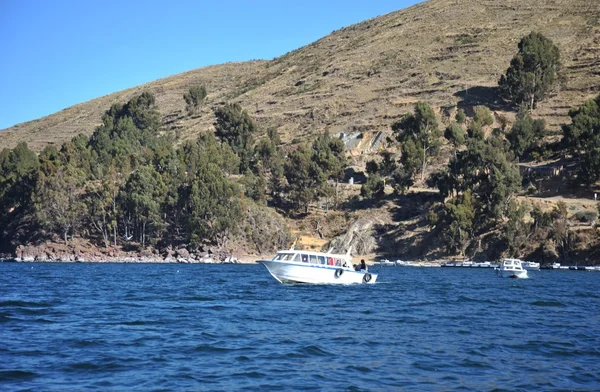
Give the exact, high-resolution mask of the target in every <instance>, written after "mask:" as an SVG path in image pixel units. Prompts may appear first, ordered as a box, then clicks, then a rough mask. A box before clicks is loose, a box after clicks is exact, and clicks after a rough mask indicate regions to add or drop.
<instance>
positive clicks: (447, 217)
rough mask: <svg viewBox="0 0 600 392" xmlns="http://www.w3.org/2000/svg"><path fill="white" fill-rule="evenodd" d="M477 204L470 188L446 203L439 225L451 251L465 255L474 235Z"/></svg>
mask: <svg viewBox="0 0 600 392" xmlns="http://www.w3.org/2000/svg"><path fill="white" fill-rule="evenodd" d="M475 204H476V200H475V198H474V197H473V195H472V193H471V191H470V190H467V191H465V193H464V194H462V195H461V196H459V197H457V198H455V199H453V200H451V201H448V202H447V203H446V204H445V206H444V211H443V213H442V216H441V218H440V219H439V221H438V223H437V225H439V226H441V228H442V237H443V239H444V241H445V242H446V245H447V247H448V250H449V251H450V252H453V253H459V254H460V255H461V256H464V255H465V251H466V250H467V247H468V245H469V244H470V243H471V241H472V239H473V237H474V234H473V228H474V221H475V213H476V207H475Z"/></svg>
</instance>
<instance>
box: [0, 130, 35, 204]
mask: <svg viewBox="0 0 600 392" xmlns="http://www.w3.org/2000/svg"><path fill="white" fill-rule="evenodd" d="M39 168H40V163H39V160H38V158H37V156H36V155H35V153H34V152H33V151H31V150H30V149H29V148H28V147H27V143H24V142H21V143H19V144H18V145H17V146H16V147H15V148H14V149H12V150H9V149H3V150H2V152H1V153H0V206H1V207H2V208H1V211H0V215H1V214H2V213H5V212H8V211H9V210H12V209H14V208H19V207H22V208H25V207H27V206H28V205H29V201H30V200H31V195H32V193H33V190H34V189H35V184H36V181H37V177H38V171H39Z"/></svg>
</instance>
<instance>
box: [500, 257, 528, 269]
mask: <svg viewBox="0 0 600 392" xmlns="http://www.w3.org/2000/svg"><path fill="white" fill-rule="evenodd" d="M502 268H504V269H511V270H522V269H523V267H522V265H521V260H520V259H504V260H503V261H502Z"/></svg>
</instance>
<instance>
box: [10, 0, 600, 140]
mask: <svg viewBox="0 0 600 392" xmlns="http://www.w3.org/2000/svg"><path fill="white" fill-rule="evenodd" d="M532 30H536V31H540V32H541V33H543V34H544V35H546V36H548V37H549V38H550V39H552V40H553V41H554V42H555V43H556V44H557V45H558V46H559V47H560V49H561V54H562V57H563V64H564V66H565V70H566V72H565V74H566V81H567V83H566V86H565V87H563V89H561V90H560V91H558V92H556V93H555V94H554V95H553V96H552V97H551V98H550V99H549V100H547V101H545V102H543V103H542V104H541V106H540V107H539V108H538V110H537V113H535V114H536V115H537V116H539V117H544V118H545V119H546V121H547V122H548V124H549V126H550V127H551V128H553V129H555V130H558V128H559V126H560V124H561V123H563V122H564V121H566V120H567V113H568V110H569V109H570V108H572V107H574V106H576V105H579V104H581V103H582V102H583V101H584V100H586V99H588V98H590V97H591V96H593V95H595V94H597V93H598V92H599V91H600V71H599V70H600V4H599V3H598V2H596V1H589V0H529V1H522V0H505V1H502V2H497V1H495V0H430V1H427V2H425V3H422V4H419V5H416V6H413V7H410V8H407V9H405V10H401V11H397V12H394V13H391V14H388V15H384V16H381V17H378V18H374V19H371V20H367V21H364V22H362V23H359V24H357V25H353V26H349V27H347V28H344V29H341V30H338V31H335V32H333V33H332V34H330V35H328V36H326V37H324V38H322V39H321V40H319V41H317V42H314V43H312V44H310V45H308V46H305V47H303V48H301V49H298V50H296V51H293V52H290V53H288V54H286V55H284V56H281V57H279V58H277V59H274V60H272V61H251V62H245V63H229V64H223V65H217V66H211V67H206V68H201V69H196V70H193V71H189V72H185V73H182V74H179V75H175V76H171V77H167V78H164V79H160V80H157V81H154V82H151V83H148V84H145V85H142V86H139V87H136V88H132V89H128V90H124V91H120V92H117V93H114V94H110V95H107V96H104V97H101V98H97V99H94V100H92V101H89V102H85V103H81V104H79V105H75V106H73V107H70V108H67V109H64V110H62V111H60V112H58V113H55V114H52V115H50V116H47V117H44V118H41V119H39V120H35V121H30V122H27V123H23V124H19V125H16V126H14V127H11V128H8V129H6V130H4V131H2V132H0V147H13V146H15V145H16V144H17V143H18V142H20V141H26V142H27V143H28V144H29V145H30V146H31V147H32V148H34V149H36V150H39V149H41V148H43V147H44V146H45V145H48V144H51V143H54V144H60V143H62V142H63V141H65V140H67V139H69V138H71V137H72V136H74V135H76V134H77V133H80V132H84V133H86V134H91V132H92V131H93V130H94V127H95V126H96V125H98V124H99V123H100V118H101V115H102V113H103V112H104V111H105V110H107V109H108V108H109V106H110V105H111V104H113V103H115V102H125V101H126V100H128V99H129V98H130V97H132V96H133V95H134V94H136V93H139V92H141V91H143V90H150V91H153V92H154V94H155V95H156V97H157V101H158V105H159V109H160V110H161V112H162V114H163V118H164V123H165V125H166V126H167V127H168V128H169V129H173V130H177V131H178V132H179V134H180V135H181V136H182V137H183V138H191V137H193V136H194V135H196V134H198V133H199V132H201V131H203V130H206V129H210V128H211V124H212V122H213V117H212V114H211V110H210V106H212V105H215V104H219V103H221V102H226V101H236V102H240V103H241V105H242V106H243V107H245V108H246V109H247V110H248V111H249V113H250V114H251V115H252V116H253V117H254V118H255V119H256V120H257V121H258V122H259V123H260V124H261V125H263V127H264V128H266V127H269V126H272V127H277V128H278V129H279V130H280V132H281V133H282V135H283V139H284V140H287V141H290V140H291V139H293V138H300V139H306V138H308V137H309V136H310V135H312V134H314V133H316V132H321V131H323V130H326V129H328V130H329V131H330V132H331V133H337V132H352V131H355V130H361V131H363V130H365V131H366V130H372V131H379V130H388V129H389V126H390V123H391V122H392V121H394V119H396V118H398V116H400V115H401V114H402V113H404V112H406V111H408V110H410V109H411V107H412V104H413V103H414V102H416V101H419V100H427V101H430V102H431V103H433V104H435V105H437V106H439V107H441V108H442V109H445V108H452V107H454V106H456V105H459V106H466V107H467V108H468V107H471V106H473V105H477V104H485V105H488V106H490V107H491V108H492V110H495V111H503V110H506V108H505V107H504V106H502V105H501V104H500V103H499V102H496V100H495V95H496V94H495V86H496V84H497V80H498V78H499V76H500V75H501V74H502V73H503V72H504V71H505V70H506V68H507V67H508V64H509V61H510V59H511V57H512V56H513V55H514V54H515V52H516V46H517V43H518V41H519V39H520V38H521V37H522V36H524V35H525V34H528V33H529V32H530V31H532ZM199 83H202V84H205V85H206V86H207V89H208V92H209V95H208V104H207V105H206V106H205V108H204V109H203V111H202V114H201V116H196V117H194V118H190V117H188V116H187V115H186V114H185V110H184V106H185V103H184V101H183V99H182V95H183V93H184V92H185V91H187V89H188V88H189V87H190V86H191V85H194V84H199Z"/></svg>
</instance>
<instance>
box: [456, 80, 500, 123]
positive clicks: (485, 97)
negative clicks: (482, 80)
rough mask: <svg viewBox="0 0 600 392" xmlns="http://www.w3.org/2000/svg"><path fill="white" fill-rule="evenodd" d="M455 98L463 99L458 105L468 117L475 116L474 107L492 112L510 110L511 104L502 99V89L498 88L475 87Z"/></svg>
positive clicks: (459, 93)
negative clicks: (484, 108) (484, 107)
mask: <svg viewBox="0 0 600 392" xmlns="http://www.w3.org/2000/svg"><path fill="white" fill-rule="evenodd" d="M454 96H455V97H458V98H460V99H462V101H460V102H459V103H458V105H457V107H458V108H459V109H463V110H464V111H465V113H466V114H467V116H469V117H471V116H473V114H474V113H473V107H474V106H479V105H483V106H487V107H488V108H489V109H490V110H503V111H505V110H509V109H511V107H512V106H511V104H510V103H507V102H505V101H504V100H503V99H502V98H500V89H499V88H498V87H489V86H474V87H471V88H467V89H464V90H460V91H457V92H456V93H454Z"/></svg>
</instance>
